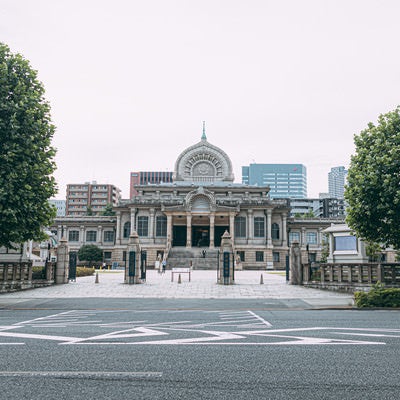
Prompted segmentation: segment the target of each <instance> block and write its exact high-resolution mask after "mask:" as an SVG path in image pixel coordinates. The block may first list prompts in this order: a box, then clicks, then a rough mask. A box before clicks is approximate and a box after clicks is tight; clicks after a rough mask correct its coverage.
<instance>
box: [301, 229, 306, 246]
mask: <svg viewBox="0 0 400 400" xmlns="http://www.w3.org/2000/svg"><path fill="white" fill-rule="evenodd" d="M300 240H301V241H300V246H301V247H305V246H306V244H307V242H306V228H301V239H300Z"/></svg>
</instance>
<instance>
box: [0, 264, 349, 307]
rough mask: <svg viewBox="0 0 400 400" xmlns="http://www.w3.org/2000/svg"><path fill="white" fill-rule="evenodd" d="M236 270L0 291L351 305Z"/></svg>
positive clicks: (103, 274) (106, 276) (20, 295)
mask: <svg viewBox="0 0 400 400" xmlns="http://www.w3.org/2000/svg"><path fill="white" fill-rule="evenodd" d="M262 275H263V281H264V284H260V278H261V272H260V271H236V272H235V285H229V286H224V285H218V284H217V283H216V279H217V272H216V271H197V270H195V271H192V273H191V282H189V277H188V274H182V275H181V280H182V283H178V277H177V276H175V277H174V282H171V271H166V273H165V274H159V273H158V272H157V271H154V270H148V271H147V277H146V282H145V283H143V284H140V285H126V284H124V272H123V271H99V283H95V276H94V275H93V276H88V277H82V278H77V280H76V282H69V283H68V284H65V285H54V286H49V287H44V288H39V289H31V290H25V291H20V292H14V293H7V294H1V295H0V299H1V300H5V299H10V300H11V299H12V300H14V301H15V300H17V301H18V300H21V301H23V300H27V299H47V298H57V299H60V298H166V299H241V300H243V299H276V300H282V299H300V300H303V301H305V302H306V303H308V304H309V305H310V306H312V307H346V306H352V305H353V297H352V296H351V295H349V294H342V293H337V292H330V291H325V290H324V291H323V290H317V289H311V288H304V287H302V286H293V285H289V284H288V283H287V282H286V279H285V276H283V275H282V274H280V273H276V272H266V271H263V272H262Z"/></svg>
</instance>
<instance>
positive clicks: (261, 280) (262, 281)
mask: <svg viewBox="0 0 400 400" xmlns="http://www.w3.org/2000/svg"><path fill="white" fill-rule="evenodd" d="M260 285H264V278H263V274H261V277H260Z"/></svg>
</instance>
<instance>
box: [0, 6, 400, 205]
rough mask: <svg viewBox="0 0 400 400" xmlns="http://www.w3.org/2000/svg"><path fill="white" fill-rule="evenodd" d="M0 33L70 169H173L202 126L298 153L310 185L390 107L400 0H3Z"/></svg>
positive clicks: (122, 177) (323, 186)
mask: <svg viewBox="0 0 400 400" xmlns="http://www.w3.org/2000/svg"><path fill="white" fill-rule="evenodd" d="M0 15H1V18H0V41H2V42H4V43H6V44H7V45H9V46H10V48H11V50H12V51H13V52H18V53H21V54H23V55H24V56H25V57H26V58H27V59H28V60H29V61H30V63H31V65H32V67H33V68H34V69H36V70H38V72H39V79H40V80H41V81H42V82H43V84H44V86H45V90H46V98H47V99H48V101H49V102H50V104H51V107H52V119H53V122H54V124H55V125H56V127H57V132H56V134H55V137H54V146H55V147H56V148H57V149H58V152H57V157H56V162H57V166H58V169H57V171H56V174H55V176H56V179H57V182H58V185H59V194H58V196H57V198H60V199H63V198H65V186H66V184H67V183H82V182H85V181H92V180H96V181H97V182H99V183H113V184H115V185H116V186H118V187H119V188H120V189H121V190H122V196H123V198H128V197H129V176H130V172H131V171H141V170H162V171H165V170H168V171H173V168H174V164H175V160H176V159H177V157H178V156H179V154H180V153H181V152H182V151H183V150H184V149H185V148H187V147H188V146H191V145H193V144H195V143H197V142H199V141H200V138H201V133H202V121H203V120H205V121H206V133H207V139H208V141H209V142H210V143H211V144H214V145H216V146H219V147H220V148H222V149H223V150H224V151H225V152H226V153H227V154H228V155H229V157H230V158H231V161H232V164H233V167H234V174H235V181H236V182H240V181H241V167H242V166H243V165H249V164H250V163H254V162H256V163H302V164H304V165H306V167H307V175H308V176H307V178H308V195H309V197H317V196H318V194H319V192H327V191H328V172H329V171H330V168H331V167H334V166H339V165H344V166H346V167H347V166H348V165H349V161H350V156H351V154H352V153H353V152H354V142H353V136H354V134H358V133H359V132H360V131H361V130H363V129H365V128H366V126H367V124H368V122H370V121H372V122H375V121H376V120H377V117H378V116H379V114H382V113H386V112H388V111H390V110H393V109H394V108H396V107H397V105H398V104H399V103H400V102H399V96H400V40H399V39H400V23H399V16H400V1H399V0H380V1H379V0H332V1H329V0H301V1H299V0H286V1H285V0H196V1H195V0H141V1H139V0H113V1H111V0H109V1H104V0H0Z"/></svg>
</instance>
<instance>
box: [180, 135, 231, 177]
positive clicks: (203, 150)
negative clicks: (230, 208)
mask: <svg viewBox="0 0 400 400" xmlns="http://www.w3.org/2000/svg"><path fill="white" fill-rule="evenodd" d="M233 179H234V177H233V173H232V163H231V160H230V159H229V157H228V155H227V154H226V153H225V152H224V151H223V150H221V149H220V148H219V147H217V146H214V145H212V144H210V143H208V141H207V138H206V135H205V132H204V128H203V136H202V138H201V141H200V142H199V143H196V144H195V145H193V146H191V147H188V148H187V149H186V150H184V151H183V152H182V153H181V154H180V155H179V157H178V159H177V160H176V163H175V169H174V175H173V180H174V181H175V182H179V181H188V182H193V183H196V184H202V183H205V184H206V183H210V182H233Z"/></svg>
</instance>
